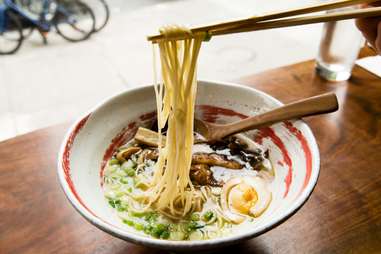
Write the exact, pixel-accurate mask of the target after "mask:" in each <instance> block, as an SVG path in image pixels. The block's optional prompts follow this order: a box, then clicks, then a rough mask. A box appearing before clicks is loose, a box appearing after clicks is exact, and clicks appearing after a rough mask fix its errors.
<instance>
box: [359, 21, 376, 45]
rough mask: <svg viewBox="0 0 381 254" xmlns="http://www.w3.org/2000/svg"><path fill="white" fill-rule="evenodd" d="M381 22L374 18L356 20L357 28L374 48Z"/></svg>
mask: <svg viewBox="0 0 381 254" xmlns="http://www.w3.org/2000/svg"><path fill="white" fill-rule="evenodd" d="M379 21H380V18H379V17H373V18H363V19H358V20H356V26H357V27H358V29H359V30H360V31H361V32H362V34H363V35H364V37H365V39H366V40H367V41H368V42H369V43H370V44H371V45H372V46H374V43H375V41H376V38H377V30H378V23H379Z"/></svg>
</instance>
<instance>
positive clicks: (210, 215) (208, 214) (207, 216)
mask: <svg viewBox="0 0 381 254" xmlns="http://www.w3.org/2000/svg"><path fill="white" fill-rule="evenodd" d="M213 216H214V213H213V211H207V212H206V213H204V214H203V216H202V218H203V220H204V221H210V220H211V219H212V218H213Z"/></svg>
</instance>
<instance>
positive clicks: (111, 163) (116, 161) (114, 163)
mask: <svg viewBox="0 0 381 254" xmlns="http://www.w3.org/2000/svg"><path fill="white" fill-rule="evenodd" d="M108 165H110V166H111V165H119V161H118V159H116V158H112V159H111V160H110V161H109V162H108Z"/></svg>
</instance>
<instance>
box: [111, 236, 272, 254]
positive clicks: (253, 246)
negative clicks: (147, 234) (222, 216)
mask: <svg viewBox="0 0 381 254" xmlns="http://www.w3.org/2000/svg"><path fill="white" fill-rule="evenodd" d="M192 252H194V250H193V251H192V250H189V251H187V252H170V251H165V250H158V249H151V248H147V247H143V246H139V245H133V246H131V244H127V245H126V246H125V248H121V249H119V251H118V252H117V254H177V253H179V254H188V253H192ZM196 252H197V253H198V254H220V253H222V254H224V253H226V254H228V253H229V254H231V253H234V254H239V253H245V254H268V253H271V251H269V249H268V247H267V246H265V245H264V244H262V243H261V242H260V241H259V240H258V239H253V240H251V241H246V242H243V243H239V244H234V245H232V246H228V247H224V248H222V249H216V250H211V251H196ZM114 254H116V253H114Z"/></svg>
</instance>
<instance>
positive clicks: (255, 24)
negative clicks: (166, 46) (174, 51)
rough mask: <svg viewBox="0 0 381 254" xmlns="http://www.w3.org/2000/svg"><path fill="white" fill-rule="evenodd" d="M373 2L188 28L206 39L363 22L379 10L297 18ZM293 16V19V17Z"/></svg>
mask: <svg viewBox="0 0 381 254" xmlns="http://www.w3.org/2000/svg"><path fill="white" fill-rule="evenodd" d="M375 1H377V0H344V1H343V0H340V1H334V2H329V3H323V4H318V5H311V6H307V7H304V8H297V9H291V10H286V11H281V12H274V13H270V14H266V15H263V16H257V17H252V18H248V19H241V20H234V21H229V22H224V23H219V24H213V25H208V26H202V27H196V28H192V29H191V31H192V33H193V34H195V33H205V34H206V35H207V37H209V38H210V36H216V35H224V34H231V33H241V32H249V31H257V30H264V29H272V28H278V27H287V26H298V25H306V24H313V23H320V22H328V21H337V20H345V19H352V18H365V17H374V16H378V15H381V7H373V8H365V9H354V10H346V11H341V12H334V13H327V14H320V15H313V16H312V15H308V16H298V15H302V14H309V13H314V12H320V11H327V10H332V9H337V8H342V7H348V6H353V5H358V4H368V3H372V2H375ZM294 16H297V17H294ZM163 38H164V36H163V35H161V34H159V35H154V36H149V37H148V40H149V41H152V42H157V41H159V40H161V39H163ZM171 39H173V40H181V39H186V38H185V37H176V38H171Z"/></svg>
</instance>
